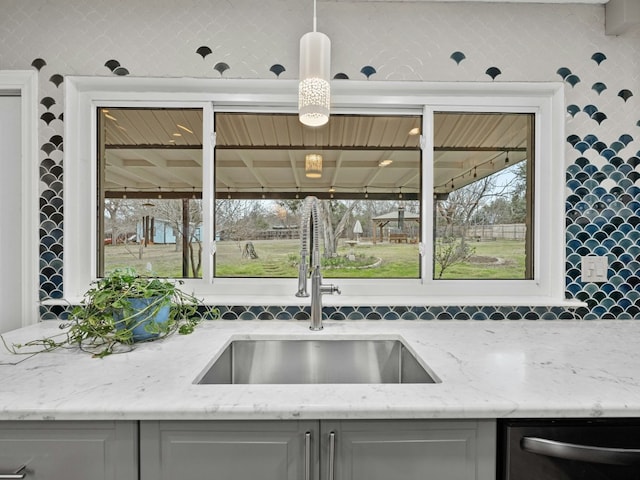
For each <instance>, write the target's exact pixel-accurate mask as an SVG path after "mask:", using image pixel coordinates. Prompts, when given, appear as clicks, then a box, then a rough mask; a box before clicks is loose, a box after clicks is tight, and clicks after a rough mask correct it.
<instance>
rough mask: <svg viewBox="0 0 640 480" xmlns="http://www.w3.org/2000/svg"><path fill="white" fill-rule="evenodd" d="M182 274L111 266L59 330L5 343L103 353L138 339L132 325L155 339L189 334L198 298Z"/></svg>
mask: <svg viewBox="0 0 640 480" xmlns="http://www.w3.org/2000/svg"><path fill="white" fill-rule="evenodd" d="M183 283H184V282H182V281H181V280H167V279H160V278H156V277H145V276H141V275H138V274H137V273H136V272H135V270H133V269H129V268H127V269H116V270H114V271H112V272H110V273H109V274H107V275H106V276H105V277H104V278H100V279H98V280H96V281H94V282H93V283H92V284H91V287H90V288H89V290H88V291H87V292H86V293H85V294H84V297H83V300H82V302H81V304H80V305H76V306H74V307H73V308H72V309H71V311H70V314H69V321H67V322H64V323H63V324H61V325H60V328H61V330H63V331H62V332H61V333H59V334H57V335H52V336H50V337H46V338H41V339H36V340H32V341H29V342H26V343H22V344H12V345H8V344H7V343H6V341H5V339H4V338H2V342H3V343H4V345H5V347H6V348H7V349H8V350H9V351H11V352H12V353H15V354H29V355H32V354H33V353H34V347H35V353H40V352H50V351H53V350H56V349H58V348H63V347H72V348H79V349H81V350H82V351H86V352H88V353H91V354H92V355H93V356H94V357H98V358H103V357H105V356H107V355H110V354H112V353H120V352H123V351H129V350H131V349H132V348H133V344H134V343H136V342H137V341H138V340H137V339H136V338H135V335H134V329H137V330H136V331H140V328H137V327H140V326H143V327H142V328H143V329H144V332H146V333H147V334H149V335H148V336H150V337H151V338H148V339H145V340H143V341H154V340H159V339H162V338H164V337H166V336H168V335H171V334H173V333H175V332H178V333H179V334H182V335H187V334H190V333H192V332H193V331H194V329H195V328H196V326H197V325H198V324H199V323H200V322H201V321H202V319H203V317H202V315H201V313H200V312H199V307H201V306H202V304H201V302H200V301H199V300H198V299H197V298H196V297H194V296H193V295H190V294H187V293H185V292H183V291H182V290H181V289H180V288H179V285H182V284H183ZM132 299H147V300H146V301H147V304H146V305H145V306H144V307H143V308H142V309H138V308H136V307H135V306H134V305H132ZM165 307H169V316H168V319H167V320H166V321H164V322H161V323H157V322H152V321H151V322H150V321H149V318H150V317H154V316H155V315H156V314H157V313H158V312H160V311H161V310H162V309H163V308H165ZM207 310H208V311H207V317H208V318H210V319H215V318H218V316H219V311H218V310H217V309H216V308H208V309H207Z"/></svg>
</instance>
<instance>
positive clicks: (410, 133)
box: [409, 127, 420, 135]
mask: <svg viewBox="0 0 640 480" xmlns="http://www.w3.org/2000/svg"><path fill="white" fill-rule="evenodd" d="M419 133H420V127H414V128H412V129H411V130H409V135H418V134H419Z"/></svg>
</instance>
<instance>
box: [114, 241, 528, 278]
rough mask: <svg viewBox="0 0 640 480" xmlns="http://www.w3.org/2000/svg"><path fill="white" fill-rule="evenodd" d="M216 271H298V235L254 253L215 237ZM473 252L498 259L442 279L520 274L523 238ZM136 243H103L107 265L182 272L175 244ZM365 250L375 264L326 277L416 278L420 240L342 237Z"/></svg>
mask: <svg viewBox="0 0 640 480" xmlns="http://www.w3.org/2000/svg"><path fill="white" fill-rule="evenodd" d="M216 245H217V253H216V275H217V276H220V277H296V276H297V274H298V268H297V265H296V264H295V263H296V261H297V257H298V256H299V251H300V245H299V241H298V240H255V241H253V245H254V247H255V250H256V253H257V254H258V259H255V260H251V259H247V258H243V257H242V248H241V247H242V246H243V243H240V244H238V243H237V242H228V241H220V242H217V243H216ZM472 246H473V247H474V248H475V256H476V257H490V258H486V259H485V260H490V259H499V260H498V261H496V262H494V263H486V262H485V263H476V262H474V263H464V264H458V265H453V266H451V267H449V268H448V269H447V270H445V274H444V275H443V277H442V278H443V279H460V278H493V279H504V278H523V276H524V242H522V241H513V240H498V241H488V242H474V243H473V244H472ZM139 252H140V247H139V246H138V245H129V246H124V245H107V246H105V259H106V260H105V265H106V268H105V269H106V270H107V271H108V270H112V269H113V268H116V267H124V266H130V267H134V268H136V269H137V270H138V271H140V272H144V271H146V270H147V267H148V265H149V266H150V270H151V271H152V272H153V273H154V274H156V275H159V276H167V277H178V276H180V275H181V272H182V267H181V265H182V264H181V262H182V253H181V252H180V251H176V249H175V245H150V246H148V247H145V248H143V249H142V258H138V257H139ZM351 252H353V253H354V254H356V255H365V256H367V257H372V258H373V259H374V260H372V262H373V261H375V259H379V260H380V261H379V264H378V265H377V266H375V267H374V268H359V269H354V268H348V269H346V268H323V275H324V277H326V278H348V277H351V278H418V277H419V264H418V259H419V254H418V245H416V244H406V243H400V244H397V243H393V244H389V243H379V244H376V245H373V244H371V243H361V244H358V245H356V246H355V247H350V246H348V245H345V244H343V242H340V246H339V249H338V254H339V255H348V254H349V253H351Z"/></svg>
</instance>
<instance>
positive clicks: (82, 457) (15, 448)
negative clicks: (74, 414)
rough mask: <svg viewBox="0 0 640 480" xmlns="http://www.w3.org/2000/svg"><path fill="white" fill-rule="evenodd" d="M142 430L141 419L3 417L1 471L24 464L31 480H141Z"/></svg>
mask: <svg viewBox="0 0 640 480" xmlns="http://www.w3.org/2000/svg"><path fill="white" fill-rule="evenodd" d="M137 432H138V429H137V422H63V421H60V422H58V421H55V422H54V421H43V422H40V421H35V422H31V421H29V422H26V421H24V422H13V421H11V422H9V421H7V422H4V421H3V422H0V474H2V475H7V474H10V473H15V472H16V471H19V470H20V469H21V467H22V466H24V467H25V468H24V469H22V470H21V471H20V473H21V474H24V475H25V476H24V478H25V479H34V480H35V479H42V480H88V479H91V480H100V479H104V480H136V479H137V478H138V441H137V440H138V433H137ZM0 478H1V475H0ZM16 478H20V477H16Z"/></svg>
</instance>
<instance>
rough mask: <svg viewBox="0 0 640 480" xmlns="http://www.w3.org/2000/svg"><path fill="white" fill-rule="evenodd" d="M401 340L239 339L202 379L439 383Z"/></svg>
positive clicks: (217, 381) (220, 381) (202, 381)
mask: <svg viewBox="0 0 640 480" xmlns="http://www.w3.org/2000/svg"><path fill="white" fill-rule="evenodd" d="M436 382H439V380H438V379H437V377H435V375H433V374H432V373H429V372H428V371H427V369H426V368H425V367H423V365H422V364H421V362H420V361H419V360H418V359H417V358H416V357H415V356H414V355H413V354H412V353H411V351H410V350H409V349H408V348H407V347H406V346H405V345H404V343H403V342H402V341H400V340H395V339H393V340H388V339H382V340H380V339H366V340H364V339H344V340H343V339H340V340H337V339H327V340H323V339H319V340H315V339H313V340H308V339H304V340H291V339H277V340H271V339H260V340H255V339H253V340H234V341H232V342H231V343H230V344H229V345H228V346H227V347H226V348H225V349H224V350H223V351H222V353H221V354H220V355H219V356H217V357H216V358H215V359H214V361H213V363H212V364H210V366H208V367H207V368H206V369H205V370H204V371H203V372H202V373H201V374H200V375H199V376H198V378H197V379H196V380H195V382H194V383H198V384H305V383H306V384H310V383H313V384H320V383H436Z"/></svg>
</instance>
